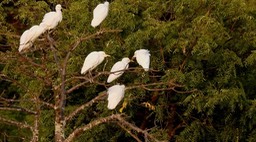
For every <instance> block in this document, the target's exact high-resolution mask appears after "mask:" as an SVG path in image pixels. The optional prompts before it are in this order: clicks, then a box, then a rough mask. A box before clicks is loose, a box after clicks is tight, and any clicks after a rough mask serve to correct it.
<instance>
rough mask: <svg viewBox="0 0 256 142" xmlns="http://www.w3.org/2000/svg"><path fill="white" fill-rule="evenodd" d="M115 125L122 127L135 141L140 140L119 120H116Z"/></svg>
mask: <svg viewBox="0 0 256 142" xmlns="http://www.w3.org/2000/svg"><path fill="white" fill-rule="evenodd" d="M117 125H118V126H120V127H121V128H122V129H124V130H125V131H126V132H127V133H128V134H130V135H131V136H132V137H133V138H134V139H135V140H136V141H137V142H142V141H141V140H140V139H139V138H138V137H137V136H136V135H134V134H133V133H132V132H131V131H130V130H129V129H127V128H126V127H124V126H123V125H122V124H121V123H120V122H117Z"/></svg>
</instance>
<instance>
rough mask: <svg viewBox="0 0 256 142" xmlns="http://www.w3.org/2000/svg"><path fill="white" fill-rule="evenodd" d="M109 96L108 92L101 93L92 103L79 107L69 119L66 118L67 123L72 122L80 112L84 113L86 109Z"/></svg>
mask: <svg viewBox="0 0 256 142" xmlns="http://www.w3.org/2000/svg"><path fill="white" fill-rule="evenodd" d="M106 96H107V93H106V91H104V92H102V93H100V94H99V95H98V96H96V97H95V98H93V99H92V100H91V101H89V102H87V103H85V104H83V105H81V106H80V107H78V108H77V109H76V110H74V111H73V112H72V113H71V114H69V115H68V116H67V117H65V120H64V121H65V122H67V121H69V120H71V119H72V118H73V117H74V116H75V115H76V114H78V113H79V112H80V111H82V110H83V109H85V108H86V107H89V106H91V105H92V104H94V103H96V102H98V101H100V100H102V99H104V98H105V97H106Z"/></svg>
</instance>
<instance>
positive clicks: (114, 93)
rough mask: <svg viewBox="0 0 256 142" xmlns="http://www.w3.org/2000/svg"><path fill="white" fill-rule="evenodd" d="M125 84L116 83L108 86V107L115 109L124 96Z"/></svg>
mask: <svg viewBox="0 0 256 142" xmlns="http://www.w3.org/2000/svg"><path fill="white" fill-rule="evenodd" d="M124 92H125V86H124V85H114V86H112V87H110V88H108V92H107V93H108V109H115V108H116V106H117V105H118V103H119V102H120V101H121V100H122V99H123V98H124Z"/></svg>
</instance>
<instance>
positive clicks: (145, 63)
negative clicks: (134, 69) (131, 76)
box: [133, 49, 150, 71]
mask: <svg viewBox="0 0 256 142" xmlns="http://www.w3.org/2000/svg"><path fill="white" fill-rule="evenodd" d="M133 58H136V60H137V62H138V64H139V65H141V66H142V67H143V68H144V70H145V71H148V70H149V64H150V53H149V51H148V50H147V49H140V50H136V51H135V52H134V56H133Z"/></svg>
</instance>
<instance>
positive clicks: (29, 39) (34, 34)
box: [19, 25, 45, 52]
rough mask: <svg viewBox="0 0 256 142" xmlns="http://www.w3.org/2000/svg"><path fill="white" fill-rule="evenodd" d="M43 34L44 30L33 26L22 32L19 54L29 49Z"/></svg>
mask: <svg viewBox="0 0 256 142" xmlns="http://www.w3.org/2000/svg"><path fill="white" fill-rule="evenodd" d="M44 32H45V30H44V28H43V27H41V26H38V25H34V26H32V27H31V28H30V29H28V30H26V31H25V32H23V34H22V35H21V37H20V46H19V52H22V51H24V50H27V49H29V48H30V47H31V46H32V45H33V42H34V41H35V40H36V39H37V38H38V37H39V36H40V35H41V34H43V33H44Z"/></svg>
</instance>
